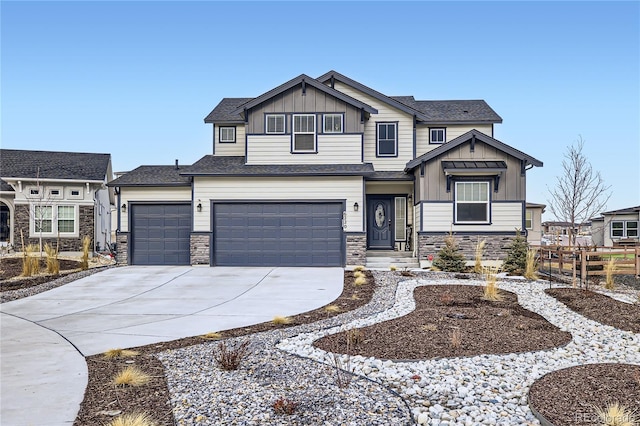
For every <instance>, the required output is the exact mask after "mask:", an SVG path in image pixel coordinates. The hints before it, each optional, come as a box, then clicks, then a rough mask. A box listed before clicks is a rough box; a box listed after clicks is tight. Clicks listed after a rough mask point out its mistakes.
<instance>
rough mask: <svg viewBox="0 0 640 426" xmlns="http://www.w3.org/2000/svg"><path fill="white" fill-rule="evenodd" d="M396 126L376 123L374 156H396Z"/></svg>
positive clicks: (394, 124)
mask: <svg viewBox="0 0 640 426" xmlns="http://www.w3.org/2000/svg"><path fill="white" fill-rule="evenodd" d="M397 130H398V124H397V123H377V127H376V134H377V137H376V139H377V141H376V155H377V156H378V157H397V156H398V131H397Z"/></svg>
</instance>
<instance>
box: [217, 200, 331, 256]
mask: <svg viewBox="0 0 640 426" xmlns="http://www.w3.org/2000/svg"><path fill="white" fill-rule="evenodd" d="M342 210H343V207H342V203H220V204H215V205H214V208H213V223H214V233H213V234H214V250H215V251H214V264H216V265H221V266H342V264H343V260H342V259H343V255H342V252H343V249H342Z"/></svg>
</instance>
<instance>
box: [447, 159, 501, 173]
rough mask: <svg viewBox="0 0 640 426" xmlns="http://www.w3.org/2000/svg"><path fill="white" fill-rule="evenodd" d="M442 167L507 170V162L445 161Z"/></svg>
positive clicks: (468, 169) (470, 169) (469, 169)
mask: <svg viewBox="0 0 640 426" xmlns="http://www.w3.org/2000/svg"><path fill="white" fill-rule="evenodd" d="M442 169H443V170H444V171H447V170H466V171H473V170H506V169H507V163H506V162H504V161H475V160H473V161H469V160H460V161H443V162H442Z"/></svg>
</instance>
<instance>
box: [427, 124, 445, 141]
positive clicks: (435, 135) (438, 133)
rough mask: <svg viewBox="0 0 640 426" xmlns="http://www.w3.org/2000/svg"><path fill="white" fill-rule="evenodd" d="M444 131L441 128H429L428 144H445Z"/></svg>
mask: <svg viewBox="0 0 640 426" xmlns="http://www.w3.org/2000/svg"><path fill="white" fill-rule="evenodd" d="M446 140H447V138H446V131H445V129H444V128H443V127H438V128H429V143H445V142H446Z"/></svg>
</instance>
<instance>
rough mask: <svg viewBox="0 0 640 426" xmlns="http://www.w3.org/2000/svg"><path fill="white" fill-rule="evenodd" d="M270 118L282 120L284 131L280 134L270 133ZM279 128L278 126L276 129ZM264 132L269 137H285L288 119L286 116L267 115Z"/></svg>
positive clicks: (276, 132)
mask: <svg viewBox="0 0 640 426" xmlns="http://www.w3.org/2000/svg"><path fill="white" fill-rule="evenodd" d="M270 117H274V118H276V120H277V118H282V131H281V132H278V131H272V132H270V131H269V118H270ZM276 122H277V121H276ZM277 127H278V126H276V128H277ZM264 132H265V133H266V134H267V135H284V134H285V133H286V132H287V119H286V117H285V115H284V114H266V115H265V116H264Z"/></svg>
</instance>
